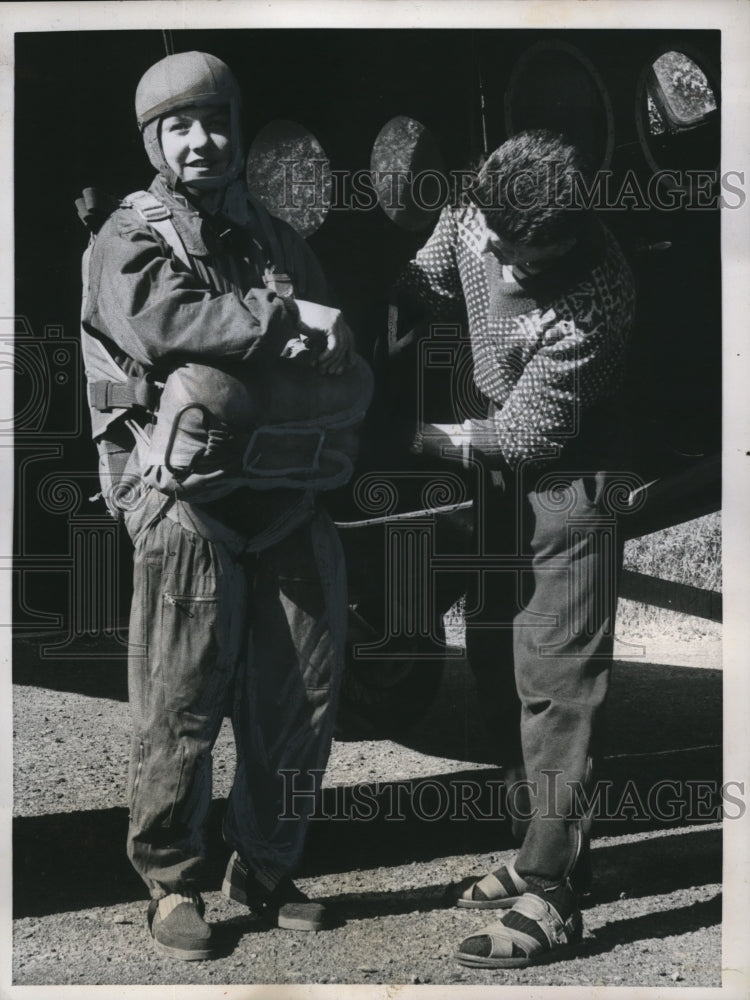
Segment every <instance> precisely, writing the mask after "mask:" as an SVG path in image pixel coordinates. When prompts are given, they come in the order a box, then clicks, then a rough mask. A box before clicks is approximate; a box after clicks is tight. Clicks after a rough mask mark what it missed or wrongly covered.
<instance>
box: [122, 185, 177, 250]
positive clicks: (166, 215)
mask: <svg viewBox="0 0 750 1000" xmlns="http://www.w3.org/2000/svg"><path fill="white" fill-rule="evenodd" d="M123 204H126V205H130V206H131V207H132V208H134V209H135V210H136V212H138V214H139V215H141V216H142V217H143V218H144V219H145V220H146V222H147V223H148V224H149V226H151V227H152V228H153V229H155V230H156V231H157V233H158V234H159V235H160V236H161V237H162V239H163V240H164V242H165V243H166V244H167V245H168V246H169V247H170V248H171V250H172V251H173V253H174V255H175V257H177V259H178V260H181V261H182V263H183V264H184V265H185V266H186V267H190V266H191V264H190V255H189V254H188V252H187V250H186V249H185V244H184V243H183V242H182V240H181V239H180V234H179V233H178V232H177V229H176V228H175V224H174V222H172V212H171V211H170V209H168V208H167V206H166V205H165V204H163V203H162V202H161V201H159V199H158V198H157V197H156V196H155V195H153V194H151V192H150V191H134V192H133V193H132V194H129V195H128V196H127V198H126V199H125V201H124V203H123Z"/></svg>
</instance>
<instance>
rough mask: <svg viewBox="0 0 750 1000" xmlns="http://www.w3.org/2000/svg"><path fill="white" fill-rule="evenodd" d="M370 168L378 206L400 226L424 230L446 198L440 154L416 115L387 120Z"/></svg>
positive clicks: (375, 143) (372, 155)
mask: <svg viewBox="0 0 750 1000" xmlns="http://www.w3.org/2000/svg"><path fill="white" fill-rule="evenodd" d="M370 171H371V173H372V178H373V183H374V185H375V190H376V192H377V196H378V202H379V204H380V207H381V208H382V209H383V211H384V212H385V214H386V215H387V216H388V218H389V219H391V220H392V221H393V222H395V223H396V225H398V226H401V228H402V229H407V230H409V231H412V232H415V231H417V230H420V229H425V228H426V227H427V226H429V225H430V223H431V222H434V220H435V218H436V216H437V214H438V213H439V211H440V209H441V208H442V207H443V205H445V204H446V202H447V201H448V198H449V190H448V179H447V177H446V174H445V167H444V162H443V157H442V154H441V152H440V149H439V147H438V144H437V142H436V141H435V139H434V137H433V136H432V133H431V132H430V130H429V129H428V128H427V127H426V126H425V125H423V124H422V123H421V122H419V121H417V120H416V119H415V118H409V117H408V116H407V115H397V116H396V117H395V118H391V119H390V121H388V122H386V124H385V125H384V126H383V128H382V129H381V130H380V132H379V133H378V135H377V138H376V139H375V142H374V143H373V147H372V154H371V156H370Z"/></svg>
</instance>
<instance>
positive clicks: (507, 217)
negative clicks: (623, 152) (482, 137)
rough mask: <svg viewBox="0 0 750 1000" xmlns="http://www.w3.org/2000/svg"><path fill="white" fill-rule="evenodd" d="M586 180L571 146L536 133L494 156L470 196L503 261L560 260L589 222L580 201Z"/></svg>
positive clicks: (524, 134) (519, 136)
mask: <svg viewBox="0 0 750 1000" xmlns="http://www.w3.org/2000/svg"><path fill="white" fill-rule="evenodd" d="M588 177H589V171H588V166H587V164H586V162H585V160H584V158H583V156H582V154H581V153H580V151H579V150H578V149H577V148H576V147H575V146H574V145H573V144H572V143H570V142H568V141H567V140H566V139H565V138H564V137H563V136H561V135H556V134H555V133H553V132H549V131H547V130H546V129H533V130H530V131H527V132H519V133H518V134H517V135H514V136H511V138H510V139H508V140H506V142H504V143H503V144H502V146H500V147H499V148H498V149H496V150H495V151H494V152H493V153H492V154H491V155H490V157H489V159H488V160H487V162H486V163H485V164H484V166H483V167H482V169H481V171H480V173H479V177H478V182H477V185H476V187H475V188H474V191H473V193H472V197H473V201H474V202H475V204H476V205H478V206H479V208H481V210H482V214H483V215H484V218H485V220H486V223H487V227H488V229H489V230H490V233H491V237H494V241H495V242H496V243H497V244H498V246H499V247H500V248H505V249H506V250H507V253H506V254H505V257H506V258H509V257H513V256H517V257H518V259H519V260H524V261H533V260H534V259H535V258H537V257H538V258H539V259H543V258H546V257H552V256H560V255H561V254H562V253H565V252H567V250H568V249H570V248H571V247H572V246H573V245H574V244H575V243H576V241H577V239H578V237H579V235H580V234H581V232H582V231H583V229H584V228H585V226H586V225H587V223H588V221H589V218H590V213H589V212H587V211H585V210H584V209H583V208H582V207H581V204H580V199H579V198H578V197H577V192H578V191H579V190H580V182H581V181H582V180H583V181H585V182H586V183H588ZM539 255H541V256H539ZM507 263H515V261H513V260H510V259H508V260H507Z"/></svg>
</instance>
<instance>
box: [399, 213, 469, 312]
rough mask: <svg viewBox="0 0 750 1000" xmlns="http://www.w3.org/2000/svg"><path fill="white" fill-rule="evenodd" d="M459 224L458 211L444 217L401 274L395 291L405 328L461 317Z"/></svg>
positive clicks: (441, 216)
mask: <svg viewBox="0 0 750 1000" xmlns="http://www.w3.org/2000/svg"><path fill="white" fill-rule="evenodd" d="M456 236H457V221H456V215H455V212H454V210H452V209H451V208H449V207H446V208H444V209H443V210H442V212H441V213H440V217H439V219H438V221H437V225H436V226H435V229H434V230H433V233H432V235H431V236H430V238H429V240H428V241H427V242H426V243H425V245H424V246H423V247H422V249H421V250H419V251H418V252H417V254H416V255H415V257H414V259H413V260H411V261H409V263H408V264H407V265H406V267H405V269H404V270H403V272H402V273H401V276H400V277H399V279H398V281H397V282H396V286H395V289H394V292H395V297H396V302H397V304H398V307H399V312H400V313H402V314H403V319H401V318H400V325H401V326H402V327H407V326H413V325H414V323H416V322H419V321H420V320H422V319H425V318H427V316H430V315H439V316H446V315H451V314H454V313H457V312H458V311H459V310H460V309H461V307H462V305H463V296H462V290H461V279H460V277H459V272H458V264H457V262H456Z"/></svg>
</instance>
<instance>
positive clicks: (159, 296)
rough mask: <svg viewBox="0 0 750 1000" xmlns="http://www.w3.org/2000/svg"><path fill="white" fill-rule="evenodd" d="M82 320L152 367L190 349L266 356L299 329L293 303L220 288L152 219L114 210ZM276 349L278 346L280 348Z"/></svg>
mask: <svg viewBox="0 0 750 1000" xmlns="http://www.w3.org/2000/svg"><path fill="white" fill-rule="evenodd" d="M87 314H88V315H85V316H84V321H85V322H88V323H89V324H90V325H91V326H93V327H94V328H95V329H98V330H101V331H102V332H105V333H106V334H107V335H108V336H109V337H110V338H111V339H112V340H113V341H114V342H115V343H116V344H117V345H118V346H119V347H120V348H121V349H122V350H123V351H125V353H126V354H128V355H129V356H130V357H131V358H134V359H135V360H136V361H138V362H140V363H141V364H143V365H145V366H147V367H151V366H153V365H155V364H158V363H160V362H165V361H169V362H170V363H174V362H176V361H178V360H181V359H183V358H185V357H204V358H234V359H236V360H247V359H248V358H250V357H254V356H256V355H257V356H262V355H263V354H264V353H265V352H266V351H272V350H274V349H275V348H277V347H278V349H279V350H280V349H281V346H282V345H283V344H284V343H285V342H286V340H288V339H289V338H290V337H293V336H295V326H296V323H295V309H294V304H293V303H287V302H285V300H284V299H281V298H279V297H278V296H277V295H276V294H275V293H274V292H272V291H269V290H267V289H260V288H258V289H255V288H254V289H251V290H250V291H249V292H248V293H247V295H245V297H244V299H243V300H240V299H239V298H238V297H237V296H236V295H235V294H234V293H231V292H230V293H226V294H222V295H216V294H214V293H212V292H211V290H210V289H208V288H207V287H206V286H205V285H202V284H201V282H200V281H199V280H198V279H197V278H196V277H195V276H194V275H193V274H192V273H191V272H190V271H189V270H188V269H187V268H185V267H184V266H183V265H182V264H181V263H180V262H179V261H175V260H174V259H173V258H172V256H171V254H170V252H169V250H168V249H167V248H166V247H165V245H164V244H163V243H162V241H161V240H160V238H159V237H158V235H157V234H156V233H155V232H154V231H153V230H152V229H150V227H148V226H145V225H143V224H139V223H137V222H135V221H131V220H130V219H128V218H127V217H126V218H124V219H123V217H122V213H116V214H115V216H113V217H112V218H111V219H110V220H109V222H108V223H107V224H106V225H105V227H103V228H102V230H101V232H100V233H99V235H98V236H97V238H96V242H95V244H94V249H93V252H92V256H91V265H90V278H89V295H88V305H87ZM277 353H278V352H277Z"/></svg>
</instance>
